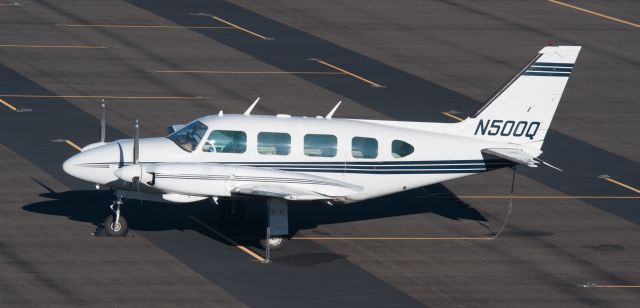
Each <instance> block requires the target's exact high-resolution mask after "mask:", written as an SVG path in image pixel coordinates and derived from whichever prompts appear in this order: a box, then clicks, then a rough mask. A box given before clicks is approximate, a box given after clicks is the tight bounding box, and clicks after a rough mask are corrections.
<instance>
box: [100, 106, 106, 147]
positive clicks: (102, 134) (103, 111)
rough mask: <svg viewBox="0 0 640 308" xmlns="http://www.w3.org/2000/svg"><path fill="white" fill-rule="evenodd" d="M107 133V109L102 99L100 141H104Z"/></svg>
mask: <svg viewBox="0 0 640 308" xmlns="http://www.w3.org/2000/svg"><path fill="white" fill-rule="evenodd" d="M106 133H107V111H106V105H105V103H104V99H102V103H101V104H100V142H104V141H105V138H106Z"/></svg>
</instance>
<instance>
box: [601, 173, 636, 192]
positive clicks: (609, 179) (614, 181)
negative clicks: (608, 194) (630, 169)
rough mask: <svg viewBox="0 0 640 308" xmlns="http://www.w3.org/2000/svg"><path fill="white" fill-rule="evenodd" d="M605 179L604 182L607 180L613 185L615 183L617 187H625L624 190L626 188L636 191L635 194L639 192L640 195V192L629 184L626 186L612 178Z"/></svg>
mask: <svg viewBox="0 0 640 308" xmlns="http://www.w3.org/2000/svg"><path fill="white" fill-rule="evenodd" d="M603 179H604V180H606V181H609V182H611V183H613V184H616V185H618V186H622V187H624V188H626V189H628V190H631V191H635V192H637V193H639V194H640V190H638V189H637V188H633V187H631V186H629V185H627V184H625V183H622V182H619V181H616V180H614V179H612V178H610V177H603Z"/></svg>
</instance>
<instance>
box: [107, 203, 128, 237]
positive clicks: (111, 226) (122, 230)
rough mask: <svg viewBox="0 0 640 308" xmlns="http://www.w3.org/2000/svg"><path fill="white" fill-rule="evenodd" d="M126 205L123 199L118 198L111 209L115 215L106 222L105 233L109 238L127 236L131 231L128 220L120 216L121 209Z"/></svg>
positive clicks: (108, 217) (110, 216)
mask: <svg viewBox="0 0 640 308" xmlns="http://www.w3.org/2000/svg"><path fill="white" fill-rule="evenodd" d="M122 204H124V202H123V201H122V197H120V196H118V197H117V198H116V200H115V201H113V203H112V204H111V206H110V207H109V208H110V209H111V211H113V215H109V216H107V218H106V219H105V220H104V232H105V233H106V234H107V235H108V236H125V235H126V234H127V231H128V230H129V226H128V225H127V220H126V219H125V218H124V216H122V215H121V214H120V207H121V206H122Z"/></svg>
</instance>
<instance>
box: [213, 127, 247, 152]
mask: <svg viewBox="0 0 640 308" xmlns="http://www.w3.org/2000/svg"><path fill="white" fill-rule="evenodd" d="M246 150H247V134H246V133H245V132H243V131H238V130H214V131H212V132H211V134H209V138H207V141H206V142H205V143H204V145H203V146H202V151H203V152H210V153H244V152H245V151H246Z"/></svg>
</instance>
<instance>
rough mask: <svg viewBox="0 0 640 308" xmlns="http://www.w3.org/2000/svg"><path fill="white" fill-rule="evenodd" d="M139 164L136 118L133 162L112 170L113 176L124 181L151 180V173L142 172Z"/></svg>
mask: <svg viewBox="0 0 640 308" xmlns="http://www.w3.org/2000/svg"><path fill="white" fill-rule="evenodd" d="M142 169H143V168H142V166H141V165H140V122H139V121H138V120H137V119H136V123H135V125H134V133H133V164H132V165H130V166H122V167H120V168H118V170H116V171H115V172H114V174H115V176H116V177H118V178H119V179H121V180H123V181H126V182H130V183H133V182H140V181H142V182H145V183H148V182H152V181H153V175H152V174H151V173H148V172H143V170H142Z"/></svg>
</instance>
